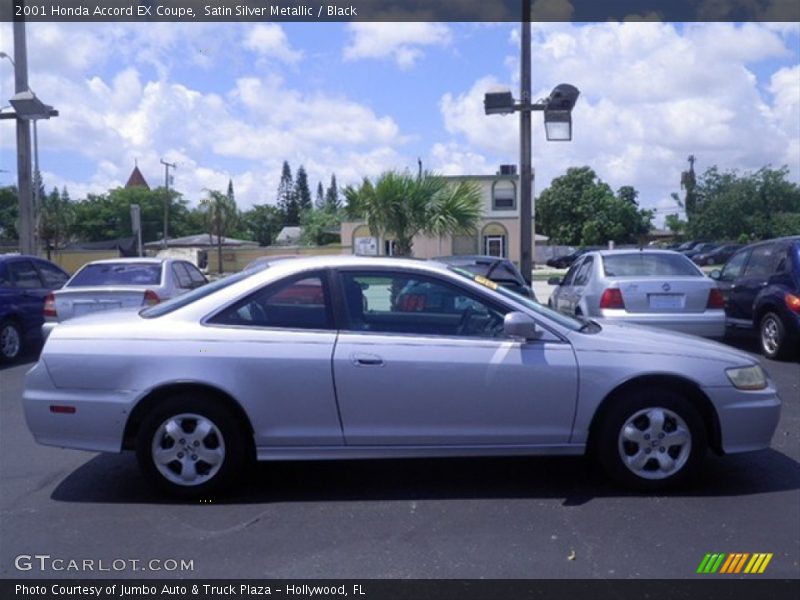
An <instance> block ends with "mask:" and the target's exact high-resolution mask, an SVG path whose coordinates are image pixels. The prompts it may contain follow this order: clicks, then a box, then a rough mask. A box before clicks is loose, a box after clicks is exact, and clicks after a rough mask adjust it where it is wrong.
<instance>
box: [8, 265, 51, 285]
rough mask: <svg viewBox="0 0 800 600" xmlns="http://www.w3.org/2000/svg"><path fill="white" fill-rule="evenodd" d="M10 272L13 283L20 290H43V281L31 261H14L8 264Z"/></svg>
mask: <svg viewBox="0 0 800 600" xmlns="http://www.w3.org/2000/svg"><path fill="white" fill-rule="evenodd" d="M8 271H9V273H10V274H11V281H13V282H14V284H15V285H16V286H17V287H18V288H42V287H45V286H44V285H42V280H41V279H39V273H37V271H36V269H35V268H34V267H33V263H31V261H29V260H14V261H11V262H10V263H8Z"/></svg>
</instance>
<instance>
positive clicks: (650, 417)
mask: <svg viewBox="0 0 800 600" xmlns="http://www.w3.org/2000/svg"><path fill="white" fill-rule="evenodd" d="M706 447H707V442H706V432H705V427H704V425H703V420H702V418H701V417H700V414H699V413H698V412H697V410H696V409H695V408H694V407H693V406H692V405H691V404H690V403H689V402H688V401H687V400H686V399H685V398H683V397H681V396H680V395H678V394H675V393H673V392H668V391H662V390H648V389H645V388H642V389H640V390H637V391H633V392H630V393H628V394H626V395H625V396H624V397H622V398H619V399H617V401H616V402H614V404H613V405H611V406H610V407H609V410H608V411H607V412H606V414H605V417H604V418H603V420H602V422H601V423H599V429H598V431H597V439H596V448H595V450H596V452H597V457H598V458H599V460H600V462H601V464H602V465H603V466H604V467H605V469H606V471H607V472H608V473H609V474H610V475H611V476H612V477H614V479H616V480H617V481H619V482H621V483H623V484H624V485H626V486H628V487H633V488H636V489H642V490H648V491H655V490H661V489H665V488H669V487H674V486H677V485H681V484H684V483H686V482H687V481H689V480H690V479H691V478H692V477H693V476H694V475H695V474H696V473H697V471H698V469H699V467H700V464H701V463H702V459H703V456H704V455H705V452H706Z"/></svg>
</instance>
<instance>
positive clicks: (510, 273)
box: [431, 256, 536, 300]
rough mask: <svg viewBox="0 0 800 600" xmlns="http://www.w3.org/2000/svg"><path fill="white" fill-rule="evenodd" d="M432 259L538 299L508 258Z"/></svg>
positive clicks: (464, 257)
mask: <svg viewBox="0 0 800 600" xmlns="http://www.w3.org/2000/svg"><path fill="white" fill-rule="evenodd" d="M431 260H437V261H439V262H441V263H444V264H446V265H451V266H453V267H459V268H461V269H465V270H466V271H469V272H470V273H472V274H474V275H480V276H482V277H486V278H487V279H489V280H491V281H494V282H495V283H497V284H499V285H502V286H503V287H504V288H506V289H509V290H511V291H512V292H516V293H518V294H522V295H523V296H526V297H528V298H531V299H533V300H536V295H535V294H534V293H533V289H532V288H531V286H529V285H528V283H527V282H526V281H525V278H524V277H523V276H522V273H521V272H520V270H519V269H518V268H517V265H515V264H514V263H513V262H511V261H510V260H508V259H507V258H498V257H497V256H440V257H438V258H434V259H431Z"/></svg>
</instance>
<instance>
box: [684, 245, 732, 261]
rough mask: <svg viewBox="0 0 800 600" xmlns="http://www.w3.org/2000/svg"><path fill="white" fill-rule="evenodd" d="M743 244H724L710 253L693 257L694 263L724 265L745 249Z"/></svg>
mask: <svg viewBox="0 0 800 600" xmlns="http://www.w3.org/2000/svg"><path fill="white" fill-rule="evenodd" d="M743 247H744V246H743V245H742V244H724V245H722V246H718V247H716V248H714V249H713V250H711V251H709V252H701V253H700V254H695V255H694V256H692V262H693V263H695V264H697V265H724V264H725V263H726V262H727V261H728V259H729V258H730V257H731V256H733V255H734V254H736V252H737V251H738V250H740V249H741V248H743Z"/></svg>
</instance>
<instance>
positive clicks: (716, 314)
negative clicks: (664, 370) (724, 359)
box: [599, 309, 725, 338]
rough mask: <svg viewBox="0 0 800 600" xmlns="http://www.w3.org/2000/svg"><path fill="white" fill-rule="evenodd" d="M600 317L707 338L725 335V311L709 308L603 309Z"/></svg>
mask: <svg viewBox="0 0 800 600" xmlns="http://www.w3.org/2000/svg"><path fill="white" fill-rule="evenodd" d="M599 317H600V318H601V319H608V320H609V321H611V322H614V321H617V322H624V323H631V324H632V325H644V326H646V327H659V328H661V329H669V330H670V331H678V332H680V333H688V334H691V335H697V336H700V337H705V338H722V337H724V336H725V311H723V310H707V311H705V312H701V313H674V314H669V313H631V312H628V311H626V310H617V309H607V310H601V311H600V314H599Z"/></svg>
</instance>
